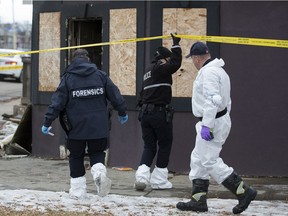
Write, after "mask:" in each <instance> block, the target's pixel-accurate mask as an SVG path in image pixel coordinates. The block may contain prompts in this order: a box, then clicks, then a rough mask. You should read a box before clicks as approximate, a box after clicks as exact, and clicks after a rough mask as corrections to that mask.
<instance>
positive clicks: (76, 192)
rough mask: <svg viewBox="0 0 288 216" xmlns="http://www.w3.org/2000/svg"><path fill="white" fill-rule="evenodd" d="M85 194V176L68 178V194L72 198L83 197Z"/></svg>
mask: <svg viewBox="0 0 288 216" xmlns="http://www.w3.org/2000/svg"><path fill="white" fill-rule="evenodd" d="M86 195H87V192H86V178H85V176H81V177H78V178H71V179H70V190H69V196H70V198H72V199H85V198H86Z"/></svg>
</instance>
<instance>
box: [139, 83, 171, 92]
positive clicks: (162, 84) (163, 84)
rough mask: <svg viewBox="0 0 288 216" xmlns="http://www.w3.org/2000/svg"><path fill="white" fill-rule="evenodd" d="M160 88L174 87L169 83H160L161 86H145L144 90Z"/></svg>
mask: <svg viewBox="0 0 288 216" xmlns="http://www.w3.org/2000/svg"><path fill="white" fill-rule="evenodd" d="M160 86H169V87H171V86H172V85H171V84H169V83H159V84H154V85H149V86H145V87H144V90H146V89H149V88H157V87H160Z"/></svg>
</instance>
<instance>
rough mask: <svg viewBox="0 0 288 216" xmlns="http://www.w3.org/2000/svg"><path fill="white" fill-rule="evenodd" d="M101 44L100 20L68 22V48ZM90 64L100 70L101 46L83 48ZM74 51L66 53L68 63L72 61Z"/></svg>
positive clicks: (71, 20) (72, 20) (74, 20)
mask: <svg viewBox="0 0 288 216" xmlns="http://www.w3.org/2000/svg"><path fill="white" fill-rule="evenodd" d="M101 42H102V18H95V19H90V18H89V19H70V20H68V46H79V45H86V44H94V43H101ZM85 49H86V50H87V51H88V53H89V57H90V60H91V62H92V63H95V64H96V65H97V67H98V68H99V69H100V70H101V69H102V46H93V47H86V48H85ZM73 51H74V49H71V50H69V51H68V61H67V64H69V63H70V61H71V59H72V53H73Z"/></svg>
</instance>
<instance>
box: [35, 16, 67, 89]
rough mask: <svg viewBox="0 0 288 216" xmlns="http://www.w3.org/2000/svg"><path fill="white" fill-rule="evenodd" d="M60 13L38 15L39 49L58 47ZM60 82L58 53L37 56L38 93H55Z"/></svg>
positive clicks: (45, 53)
mask: <svg viewBox="0 0 288 216" xmlns="http://www.w3.org/2000/svg"><path fill="white" fill-rule="evenodd" d="M60 15H61V13H60V12H53V13H40V22H39V49H40V50H46V49H51V48H58V47H60ZM59 80H60V51H52V52H43V53H40V54H39V86H38V90H39V91H55V90H56V88H57V86H58V84H59Z"/></svg>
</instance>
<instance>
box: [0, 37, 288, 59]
mask: <svg viewBox="0 0 288 216" xmlns="http://www.w3.org/2000/svg"><path fill="white" fill-rule="evenodd" d="M170 37H171V36H170V35H162V36H154V37H144V38H131V39H123V40H117V41H110V42H103V43H94V44H86V45H78V46H70V47H61V48H52V49H42V50H35V51H27V52H19V53H13V54H0V57H2V56H11V55H24V54H36V53H43V52H52V51H60V50H69V49H77V48H87V47H95V46H106V45H115V44H123V43H134V42H141V41H150V40H158V39H167V38H170ZM176 37H180V38H183V39H190V40H199V41H207V42H215V43H228V44H241V45H251V46H267V47H279V48H288V40H274V39H264V38H244V37H225V36H197V35H177V36H176Z"/></svg>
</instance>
